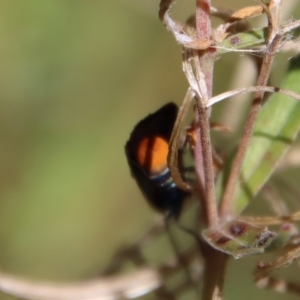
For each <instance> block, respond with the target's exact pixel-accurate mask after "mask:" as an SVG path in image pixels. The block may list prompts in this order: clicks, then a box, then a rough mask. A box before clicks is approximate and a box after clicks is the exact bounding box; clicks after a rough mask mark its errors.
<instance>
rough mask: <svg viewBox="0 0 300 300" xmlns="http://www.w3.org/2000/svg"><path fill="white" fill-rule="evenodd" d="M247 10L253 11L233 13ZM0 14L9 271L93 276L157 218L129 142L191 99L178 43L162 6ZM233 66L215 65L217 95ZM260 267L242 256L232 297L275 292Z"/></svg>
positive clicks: (4, 0)
mask: <svg viewBox="0 0 300 300" xmlns="http://www.w3.org/2000/svg"><path fill="white" fill-rule="evenodd" d="M291 2H292V1H291ZM246 3H248V4H249V5H255V2H253V1H246V0H244V1H241V0H240V1H226V6H227V7H230V8H232V9H237V8H241V7H242V6H243V5H244V4H246ZM193 5H194V1H190V2H189V3H185V1H179V2H178V5H177V6H176V7H175V9H174V13H173V14H172V15H173V16H174V17H176V18H180V19H181V20H184V19H185V18H186V17H188V16H189V13H190V12H192V10H193ZM214 5H216V6H218V5H219V6H221V5H223V6H224V5H225V4H224V1H222V0H219V1H214ZM0 8H1V9H0V45H1V46H0V66H1V67H0V99H1V101H0V141H1V142H0V145H1V146H0V166H1V167H0V204H1V209H0V242H1V247H0V265H1V271H6V272H9V273H12V274H19V275H22V276H30V277H32V278H39V279H51V280H75V279H80V278H85V277H87V276H89V275H90V274H94V273H96V272H97V271H99V270H101V268H102V267H104V266H105V264H106V263H107V262H108V261H109V259H110V258H111V256H112V254H113V253H114V251H115V250H116V249H117V248H118V247H119V246H121V245H124V244H126V243H130V242H132V241H134V240H135V238H136V237H137V236H140V235H141V234H142V233H143V232H144V231H145V230H146V229H147V228H148V227H149V226H150V225H151V224H153V222H154V220H156V219H157V218H158V217H157V216H156V215H155V214H154V213H153V211H152V210H150V209H149V207H148V205H147V203H146V202H145V201H144V199H143V197H142V195H141V194H140V192H139V190H138V188H137V187H136V184H135V182H134V181H133V180H132V179H131V177H130V173H129V168H128V166H127V164H126V158H125V155H124V144H125V142H126V140H127V138H128V137H129V134H130V131H131V130H132V128H133V126H134V125H135V124H136V123H137V122H138V121H139V120H140V119H141V118H143V117H144V116H146V115H147V114H149V113H150V112H153V111H155V110H156V109H157V108H159V107H160V106H161V105H162V104H164V103H166V102H168V101H175V102H177V103H180V102H181V100H182V99H183V96H184V94H185V91H186V88H187V82H186V79H185V78H184V75H183V73H182V71H181V48H180V46H178V45H177V44H176V43H175V42H174V40H173V37H172V36H171V34H170V33H168V32H167V31H166V30H165V28H164V27H163V26H162V24H161V23H160V22H159V20H158V17H157V12H158V0H156V1H153V0H148V1H140V0H115V1H105V0H89V1H82V0H51V1H50V0H26V1H20V0H9V1H8V0H0ZM291 15H292V14H291V13H290V15H288V16H289V17H291ZM293 16H294V17H296V13H295V11H293ZM237 59H238V60H241V59H243V58H242V57H241V56H240V55H239V54H235V55H227V56H224V58H223V59H222V60H221V61H220V62H218V63H217V66H216V79H215V93H217V92H220V91H223V90H224V89H225V88H226V86H228V84H229V83H230V82H231V80H232V79H231V74H232V73H233V72H234V70H235V66H233V63H234V62H236V61H237ZM255 261H257V259H256V260H254V259H253V258H249V259H245V262H244V266H245V270H246V271H245V273H247V275H245V276H246V278H247V279H246V281H244V280H243V278H242V279H238V280H241V283H240V284H239V286H240V288H239V289H238V290H236V289H235V288H234V285H236V284H237V281H236V279H235V276H236V273H234V271H233V273H231V274H232V275H230V276H229V278H228V288H227V289H226V292H227V293H228V295H231V296H229V297H228V299H240V296H241V294H243V299H244V300H246V299H253V297H254V296H253V295H256V299H265V298H266V297H267V296H268V295H272V296H273V293H272V294H270V292H259V294H257V293H256V289H255V288H254V286H253V285H252V284H251V283H250V282H251V272H252V270H253V268H254V263H255ZM236 264H237V262H234V263H233V265H232V266H233V267H234V265H236ZM231 268H232V267H231ZM239 268H240V267H239ZM234 274H235V275H234ZM241 287H244V288H243V289H242V290H243V291H244V292H246V288H247V287H248V290H247V293H246V294H244V292H242V291H241ZM252 292H253V294H251V293H252ZM234 294H236V296H234ZM276 297H278V299H281V297H282V296H273V299H277V298H276ZM0 299H1V300H2V299H11V298H10V297H8V296H4V295H0ZM285 299H294V298H293V297H290V298H287V297H286V298H285Z"/></svg>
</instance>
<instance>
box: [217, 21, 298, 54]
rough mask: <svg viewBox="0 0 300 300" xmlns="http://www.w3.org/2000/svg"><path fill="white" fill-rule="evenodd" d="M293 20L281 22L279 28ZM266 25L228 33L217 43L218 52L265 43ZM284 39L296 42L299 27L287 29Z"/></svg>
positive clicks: (222, 52) (248, 47)
mask: <svg viewBox="0 0 300 300" xmlns="http://www.w3.org/2000/svg"><path fill="white" fill-rule="evenodd" d="M293 21H294V20H289V21H287V22H285V23H283V24H282V25H281V26H280V28H281V29H282V30H285V29H286V28H289V26H290V25H291V24H292V23H293ZM268 30H269V29H268V27H264V28H256V29H251V30H248V31H244V32H239V33H236V34H232V35H229V36H228V37H226V38H225V39H224V40H222V41H221V42H219V43H218V47H217V49H218V54H224V53H227V52H232V51H234V50H243V49H253V47H257V46H263V45H266V44H267V39H268ZM285 35H286V39H288V40H294V41H295V42H297V40H298V39H299V36H300V30H299V28H297V27H296V28H293V29H291V30H287V31H286V33H285Z"/></svg>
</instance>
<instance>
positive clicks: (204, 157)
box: [194, 0, 228, 300]
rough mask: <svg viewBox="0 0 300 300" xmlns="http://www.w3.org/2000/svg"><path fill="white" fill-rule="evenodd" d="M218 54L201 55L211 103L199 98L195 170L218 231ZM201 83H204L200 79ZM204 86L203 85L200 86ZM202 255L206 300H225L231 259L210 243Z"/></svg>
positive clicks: (203, 15) (206, 11) (202, 35)
mask: <svg viewBox="0 0 300 300" xmlns="http://www.w3.org/2000/svg"><path fill="white" fill-rule="evenodd" d="M210 6H211V1H210V0H197V1H196V14H195V15H196V32H197V37H198V38H199V39H201V40H208V39H211V20H210ZM213 53H214V50H213V49H208V50H206V51H199V52H198V58H199V69H200V71H201V72H202V74H203V75H204V76H203V77H204V78H205V85H206V89H207V91H206V93H203V95H204V97H207V99H201V98H200V95H199V94H196V103H197V112H198V113H197V114H196V116H195V121H196V122H197V124H200V126H199V127H200V128H199V130H197V131H198V132H197V136H200V139H199V141H198V139H197V141H196V146H195V150H194V153H195V168H196V172H197V176H198V179H199V174H201V173H202V172H203V170H200V169H201V168H202V167H203V169H204V179H205V184H204V186H205V199H204V200H202V204H203V211H204V214H205V218H206V221H207V225H208V227H218V225H219V217H218V207H217V202H216V194H215V187H214V173H213V161H212V146H211V140H210V123H209V115H210V110H209V109H207V108H206V107H205V106H206V105H205V103H206V102H207V101H208V99H209V98H211V96H212V86H213V68H214V55H213ZM198 80H199V81H200V80H202V78H201V76H199V79H198ZM199 86H201V84H199ZM202 244H203V245H202V247H201V248H202V254H203V259H204V265H205V266H204V274H203V278H204V284H203V290H202V299H203V300H211V299H217V298H218V299H221V297H222V296H221V295H222V290H223V282H224V275H225V271H226V263H227V257H228V256H227V255H225V254H224V253H221V252H219V251H217V250H215V249H213V248H212V247H211V246H209V245H208V244H207V243H205V242H203V243H202Z"/></svg>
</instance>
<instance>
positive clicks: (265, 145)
mask: <svg viewBox="0 0 300 300" xmlns="http://www.w3.org/2000/svg"><path fill="white" fill-rule="evenodd" d="M282 88H284V89H288V90H292V91H294V92H296V93H300V56H298V57H295V58H293V59H291V61H290V67H289V70H288V73H287V75H286V78H285V80H284V82H283V84H282ZM299 130H300V102H299V101H297V100H295V99H292V98H290V97H287V96H284V95H282V94H274V95H272V96H271V97H270V99H269V100H268V101H267V103H266V104H265V105H264V106H263V108H262V109H261V111H260V113H259V115H258V119H257V122H256V126H255V129H254V135H253V138H252V142H251V145H250V147H249V149H248V151H247V155H246V158H245V161H244V164H243V168H242V173H241V182H240V186H239V188H238V191H237V193H236V199H237V201H236V207H235V211H236V212H240V211H241V210H242V209H244V208H245V206H246V205H247V204H248V203H249V201H250V200H251V199H252V198H253V197H254V196H255V195H256V194H257V193H258V192H259V190H260V189H261V188H262V186H263V185H264V184H265V183H266V182H267V180H268V179H269V178H270V176H271V175H272V173H273V172H274V170H275V168H276V166H277V164H278V162H279V161H280V159H281V158H282V157H283V156H284V155H285V153H286V152H287V150H288V149H289V148H290V146H291V145H292V143H293V141H294V140H295V138H296V136H297V134H298V132H299Z"/></svg>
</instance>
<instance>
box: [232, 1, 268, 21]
mask: <svg viewBox="0 0 300 300" xmlns="http://www.w3.org/2000/svg"><path fill="white" fill-rule="evenodd" d="M263 12H264V8H263V6H261V5H255V6H248V7H244V8H242V9H239V10H237V11H235V12H234V13H233V14H232V15H231V16H230V17H229V19H228V20H227V22H228V23H232V22H236V21H241V20H245V19H249V18H252V17H257V16H259V15H261V14H262V13H263Z"/></svg>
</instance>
